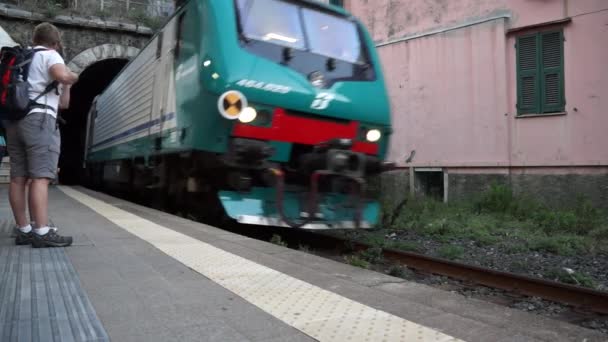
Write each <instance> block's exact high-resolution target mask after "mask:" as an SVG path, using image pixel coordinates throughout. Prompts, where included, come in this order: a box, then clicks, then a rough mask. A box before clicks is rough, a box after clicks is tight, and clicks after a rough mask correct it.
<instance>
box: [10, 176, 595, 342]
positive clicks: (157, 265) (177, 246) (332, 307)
mask: <svg viewBox="0 0 608 342" xmlns="http://www.w3.org/2000/svg"><path fill="white" fill-rule="evenodd" d="M6 191H7V188H6V186H5V185H0V220H1V224H0V341H268V342H271V341H277V342H278V341H373V342H380V341H483V342H487V341H496V342H507V341H510V342H516V341H551V342H555V341H581V342H582V341H586V342H592V341H605V340H606V336H605V335H601V334H599V333H596V332H593V331H591V330H587V329H583V328H580V327H577V326H574V325H569V324H565V323H563V322H558V321H553V320H550V319H547V318H542V317H539V316H535V315H532V314H528V313H524V312H520V311H517V310H512V309H509V308H505V307H502V306H498V305H494V304H490V303H486V302H482V301H478V300H471V299H466V298H464V297H463V296H461V295H458V294H455V293H450V292H444V291H440V290H437V289H433V288H430V287H428V286H425V285H420V284H416V283H411V282H408V281H405V280H403V279H399V278H394V277H390V276H387V275H383V274H379V273H375V272H371V271H367V270H363V269H359V268H355V267H352V266H350V265H346V264H342V263H338V262H335V261H331V260H327V259H324V258H321V257H318V256H315V255H311V254H307V253H304V252H301V251H296V250H290V249H287V248H283V247H281V246H277V245H274V244H270V243H266V242H263V241H258V240H253V239H250V238H247V237H243V236H240V235H235V234H232V233H229V232H227V231H224V230H221V229H219V228H215V227H210V226H207V225H204V224H200V223H196V222H192V221H188V220H185V219H182V218H179V217H175V216H172V215H168V214H166V213H162V212H159V211H156V210H153V209H149V208H145V207H142V206H139V205H136V204H133V203H129V202H126V201H123V200H120V199H116V198H113V197H110V196H107V195H104V194H100V193H95V192H92V191H90V190H87V189H84V188H80V187H64V186H57V187H52V188H51V191H50V217H51V220H52V221H53V223H54V224H55V225H56V226H57V227H58V228H59V231H60V233H62V234H66V235H72V236H73V237H74V245H73V246H71V247H68V248H57V249H33V248H31V247H30V246H15V245H14V244H13V239H12V238H10V234H11V229H12V225H13V223H12V218H11V215H10V209H9V207H8V200H7V194H6ZM252 229H261V228H252Z"/></svg>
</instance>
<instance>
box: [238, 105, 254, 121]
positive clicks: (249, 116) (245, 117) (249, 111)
mask: <svg viewBox="0 0 608 342" xmlns="http://www.w3.org/2000/svg"><path fill="white" fill-rule="evenodd" d="M257 117H258V112H257V111H256V110H255V108H253V107H246V108H245V109H243V110H242V111H241V114H240V115H239V121H240V122H242V123H250V122H253V121H254V120H255V119H256V118H257Z"/></svg>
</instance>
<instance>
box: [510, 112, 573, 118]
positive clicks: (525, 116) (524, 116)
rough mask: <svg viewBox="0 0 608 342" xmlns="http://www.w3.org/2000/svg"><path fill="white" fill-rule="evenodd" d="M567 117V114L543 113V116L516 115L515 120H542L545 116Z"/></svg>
mask: <svg viewBox="0 0 608 342" xmlns="http://www.w3.org/2000/svg"><path fill="white" fill-rule="evenodd" d="M564 115H568V112H559V113H545V114H521V115H516V116H515V118H516V119H526V118H542V117H545V116H564Z"/></svg>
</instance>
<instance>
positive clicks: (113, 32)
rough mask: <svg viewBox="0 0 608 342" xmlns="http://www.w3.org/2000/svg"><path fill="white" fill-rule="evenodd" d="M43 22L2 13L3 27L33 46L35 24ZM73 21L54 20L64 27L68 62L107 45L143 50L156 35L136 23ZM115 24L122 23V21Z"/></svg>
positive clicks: (62, 31)
mask: <svg viewBox="0 0 608 342" xmlns="http://www.w3.org/2000/svg"><path fill="white" fill-rule="evenodd" d="M42 21H43V19H35V20H32V19H29V20H28V19H24V18H15V17H12V16H7V15H5V14H3V13H0V26H2V27H3V28H4V30H5V31H6V32H8V34H9V35H10V36H11V37H12V38H13V39H14V40H15V41H16V42H17V43H19V44H27V45H30V44H31V41H32V32H33V30H34V27H35V26H36V25H37V24H39V23H40V22H42ZM69 21H70V19H68V18H64V19H63V20H61V21H51V22H52V23H53V24H55V25H56V26H57V27H58V28H59V29H60V30H61V33H62V35H63V41H64V59H65V60H66V62H67V61H70V60H72V58H74V57H75V56H77V55H78V54H80V53H81V52H83V51H85V50H88V49H90V48H93V47H96V46H100V45H104V44H113V45H120V46H125V47H134V48H137V49H141V48H142V47H143V46H144V45H146V43H147V42H148V41H149V40H150V38H151V37H152V34H151V32H149V30H148V31H147V32H142V30H140V29H139V28H137V27H136V26H135V25H123V26H124V27H123V28H121V27H116V28H108V27H107V26H108V25H105V24H104V23H103V22H101V23H100V22H97V21H90V23H87V22H85V21H83V20H76V19H74V20H73V22H72V23H70V22H69ZM113 24H116V23H113ZM115 26H120V24H118V25H115ZM130 26H133V28H130Z"/></svg>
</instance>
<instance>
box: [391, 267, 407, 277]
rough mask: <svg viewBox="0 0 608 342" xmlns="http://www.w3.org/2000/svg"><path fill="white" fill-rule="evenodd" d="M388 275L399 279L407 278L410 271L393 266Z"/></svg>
mask: <svg viewBox="0 0 608 342" xmlns="http://www.w3.org/2000/svg"><path fill="white" fill-rule="evenodd" d="M387 273H388V274H389V275H391V276H393V277H397V278H407V276H408V270H407V268H406V267H404V266H401V265H392V266H391V267H390V268H389V269H388V271H387Z"/></svg>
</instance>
